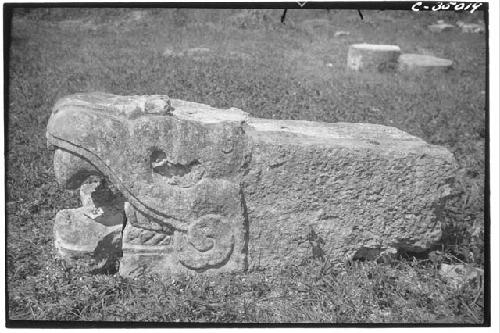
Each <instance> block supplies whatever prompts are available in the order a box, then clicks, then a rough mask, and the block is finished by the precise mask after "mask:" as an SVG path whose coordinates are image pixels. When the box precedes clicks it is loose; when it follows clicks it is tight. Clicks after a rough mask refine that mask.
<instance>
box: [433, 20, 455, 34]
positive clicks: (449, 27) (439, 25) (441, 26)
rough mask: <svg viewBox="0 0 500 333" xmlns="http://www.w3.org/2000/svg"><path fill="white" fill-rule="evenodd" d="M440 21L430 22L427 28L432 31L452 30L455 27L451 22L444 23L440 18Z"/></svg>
mask: <svg viewBox="0 0 500 333" xmlns="http://www.w3.org/2000/svg"><path fill="white" fill-rule="evenodd" d="M440 21H441V23H436V24H431V25H429V26H428V27H427V28H428V29H429V30H430V31H432V32H442V31H449V30H452V29H453V28H455V26H454V25H453V24H449V23H445V22H444V21H442V20H440ZM438 22H439V21H438Z"/></svg>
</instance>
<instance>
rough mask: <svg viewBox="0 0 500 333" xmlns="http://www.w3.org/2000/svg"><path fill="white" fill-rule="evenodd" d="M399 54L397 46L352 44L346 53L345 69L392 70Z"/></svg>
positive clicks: (399, 50)
mask: <svg viewBox="0 0 500 333" xmlns="http://www.w3.org/2000/svg"><path fill="white" fill-rule="evenodd" d="M400 54H401V49H400V48H399V46H397V45H377V44H353V45H351V46H350V47H349V51H348V53H347V67H348V68H350V69H352V70H355V71H359V70H378V71H384V70H388V69H394V68H395V67H396V65H397V61H398V57H399V55H400Z"/></svg>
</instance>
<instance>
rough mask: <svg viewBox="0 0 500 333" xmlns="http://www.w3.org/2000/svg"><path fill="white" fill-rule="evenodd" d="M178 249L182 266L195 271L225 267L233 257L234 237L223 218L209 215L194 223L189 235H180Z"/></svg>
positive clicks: (177, 240)
mask: <svg viewBox="0 0 500 333" xmlns="http://www.w3.org/2000/svg"><path fill="white" fill-rule="evenodd" d="M176 242H177V244H176V248H177V251H178V256H179V261H180V263H181V264H183V265H184V266H186V267H187V268H189V269H193V270H205V269H209V268H214V267H218V266H221V265H223V264H224V263H225V262H226V261H227V260H228V259H229V257H230V256H231V253H232V252H233V247H234V235H233V233H232V229H231V226H230V225H229V223H227V222H225V221H224V219H223V218H222V217H221V216H218V215H207V216H204V217H202V218H200V219H199V220H198V221H196V222H195V223H193V224H192V225H191V226H190V227H189V229H188V232H187V234H183V233H179V234H178V236H177V239H176Z"/></svg>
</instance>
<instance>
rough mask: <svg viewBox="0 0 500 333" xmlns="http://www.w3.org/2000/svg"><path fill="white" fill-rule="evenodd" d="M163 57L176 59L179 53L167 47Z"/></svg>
mask: <svg viewBox="0 0 500 333" xmlns="http://www.w3.org/2000/svg"><path fill="white" fill-rule="evenodd" d="M163 55H164V56H165V57H175V56H176V55H177V53H175V51H174V50H172V49H171V48H169V47H166V48H165V50H163Z"/></svg>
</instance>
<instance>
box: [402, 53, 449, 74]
mask: <svg viewBox="0 0 500 333" xmlns="http://www.w3.org/2000/svg"><path fill="white" fill-rule="evenodd" d="M452 65H453V61H451V60H448V59H443V58H438V57H434V56H432V55H426V54H412V53H405V54H402V55H401V56H400V57H399V59H398V69H399V70H400V71H426V70H433V71H436V70H442V71H447V70H450V69H451V68H452Z"/></svg>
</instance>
